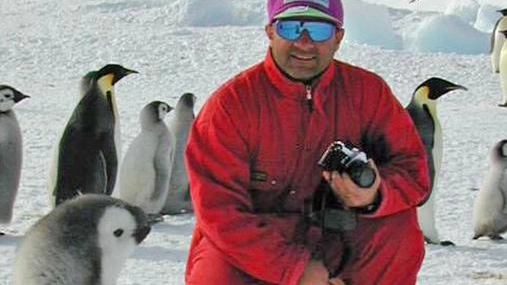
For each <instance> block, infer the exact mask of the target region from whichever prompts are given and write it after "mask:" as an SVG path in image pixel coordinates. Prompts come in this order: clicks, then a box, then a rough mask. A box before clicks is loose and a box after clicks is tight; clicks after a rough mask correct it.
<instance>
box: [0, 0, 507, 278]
mask: <svg viewBox="0 0 507 285" xmlns="http://www.w3.org/2000/svg"><path fill="white" fill-rule="evenodd" d="M365 1H366V0H365ZM504 1H505V0H483V1H480V0H477V1H471V0H470V1H469V0H467V1H459V0H454V1H441V0H416V1H415V2H413V3H409V0H367V1H366V2H361V1H360V0H345V1H344V2H345V7H346V9H347V10H346V12H345V19H346V23H345V28H346V33H347V34H348V35H347V40H346V41H345V42H344V43H343V44H342V47H341V49H340V51H339V52H338V53H337V55H336V57H337V58H340V59H342V60H344V61H346V62H349V63H352V64H355V65H359V66H362V67H364V68H367V69H369V70H372V71H374V72H376V73H378V74H380V75H381V76H382V77H383V78H384V79H385V80H386V81H387V82H388V83H389V85H390V86H391V88H392V90H393V91H394V93H395V94H396V96H397V97H398V98H399V100H400V102H401V103H402V104H403V105H407V104H408V101H409V99H410V96H411V94H412V92H413V89H414V88H415V87H416V86H418V85H419V84H420V83H421V82H422V81H424V80H426V79H427V78H429V77H432V76H438V77H442V78H445V79H447V80H450V81H452V82H455V83H457V84H461V85H464V86H466V87H468V88H469V90H468V91H455V92H452V93H450V94H449V95H447V96H444V97H443V98H441V99H439V101H440V102H439V104H438V109H439V115H440V121H441V124H442V128H443V133H444V139H443V140H444V142H443V143H444V158H443V166H442V171H441V175H440V180H439V183H438V187H437V191H438V192H437V193H436V194H437V196H436V203H437V228H438V230H439V233H440V236H441V238H443V239H448V240H451V241H453V242H455V243H456V247H441V246H434V245H427V246H426V250H427V251H426V258H425V260H424V263H423V266H422V268H421V271H420V273H419V277H418V284H431V285H440V284H441V285H444V284H445V285H448V284H465V285H467V284H470V285H472V284H474V285H475V284H505V283H506V279H507V269H506V268H507V244H506V243H502V242H493V241H490V240H488V239H480V240H472V239H471V237H472V235H473V231H472V205H473V201H474V198H475V197H476V195H477V191H474V190H476V189H478V188H479V187H480V184H481V182H482V179H483V175H484V173H485V171H486V170H487V167H488V163H489V162H488V152H489V150H490V148H491V147H492V146H493V145H494V144H495V143H496V142H497V141H499V140H501V139H505V138H507V128H505V123H504V122H507V110H506V109H503V108H499V107H497V104H498V103H500V100H501V98H502V93H501V87H500V81H499V76H498V74H494V73H492V72H491V67H490V59H489V54H488V53H489V36H490V32H491V30H492V29H493V25H494V23H495V22H496V20H497V17H499V15H500V14H499V13H497V12H495V10H498V9H500V8H503V7H502V5H505V3H504ZM444 3H445V4H444ZM502 3H503V4H502ZM382 5H385V6H382ZM348 11H350V12H348ZM474 13H476V16H475V17H474ZM0 18H1V19H2V20H1V23H2V24H1V25H0V38H1V39H2V40H1V41H0V62H1V66H2V69H1V71H0V75H1V82H0V84H9V85H12V86H13V87H15V88H17V89H19V90H20V91H22V92H24V93H26V94H29V95H31V96H32V97H31V98H30V99H26V100H24V101H22V102H21V103H19V104H18V105H16V106H15V107H14V109H15V112H16V113H17V116H18V120H19V122H20V125H21V128H22V131H23V139H24V164H23V169H22V177H21V185H20V189H19V193H18V196H17V199H16V204H15V208H14V219H13V221H12V222H11V223H10V224H7V225H1V226H0V230H2V231H5V232H7V233H8V235H7V236H3V237H0V255H1V256H2V258H0V284H1V285H4V284H11V281H10V279H11V273H12V262H13V258H14V253H15V248H16V246H17V244H18V242H19V241H20V239H21V238H22V236H23V234H24V233H25V232H26V230H27V229H28V228H29V227H30V226H31V225H32V224H33V223H35V222H36V221H37V220H38V219H39V218H40V217H42V216H43V215H44V214H46V213H47V212H49V211H50V209H51V206H50V203H49V198H48V192H47V190H46V181H47V176H48V172H49V165H50V161H51V156H52V148H53V146H54V145H55V143H56V140H57V137H58V135H59V133H60V132H61V131H62V130H63V128H64V127H65V124H66V122H67V119H68V118H69V116H70V114H71V112H72V110H73V108H74V106H75V105H76V103H77V100H78V89H79V79H80V77H81V76H83V75H84V74H85V73H86V72H87V71H89V70H92V69H98V68H99V67H101V66H103V65H104V64H106V63H109V62H116V63H121V64H122V65H124V66H125V67H127V68H132V69H135V70H138V71H139V72H140V74H139V75H131V76H129V77H127V78H125V79H123V80H122V81H120V82H119V83H118V84H117V88H116V91H117V95H118V105H119V110H120V116H121V117H120V120H121V129H122V145H123V152H125V151H126V149H127V147H128V145H129V144H130V142H131V141H132V140H133V138H134V137H135V136H136V135H137V133H138V132H139V129H140V127H139V123H138V116H139V112H140V111H141V109H142V107H143V106H144V105H145V104H147V103H149V102H151V101H153V100H162V101H166V102H167V103H169V104H171V105H173V106H174V105H175V103H176V100H177V98H178V97H179V96H180V95H181V94H182V93H184V92H193V93H194V94H195V95H196V96H197V98H198V99H197V103H196V112H198V111H199V109H200V108H201V107H202V105H203V104H204V103H205V102H206V99H207V98H208V96H209V95H210V94H211V93H212V92H213V91H214V90H215V89H216V88H217V87H218V86H220V84H222V83H223V82H225V81H226V80H227V79H229V78H230V77H232V76H233V75H235V74H236V73H238V72H239V71H241V70H243V69H245V68H247V67H249V66H251V65H253V64H255V63H257V62H259V61H260V60H262V59H263V57H264V56H265V54H266V47H267V44H268V42H267V40H266V37H265V35H264V24H265V21H266V12H265V1H264V0H249V1H229V0H88V1H80V0H67V1H57V0H38V1H33V0H17V1H14V0H2V1H0ZM443 43H445V44H443ZM194 222H195V219H194V217H193V215H192V214H186V215H180V216H166V217H165V221H164V222H162V223H159V224H157V225H155V226H154V228H153V230H152V232H151V233H150V235H149V236H148V237H147V239H146V240H145V241H144V242H143V243H141V245H140V246H139V247H138V248H137V249H136V252H135V253H134V254H133V255H132V256H131V258H129V260H128V262H127V264H126V265H125V267H124V269H123V271H122V273H121V274H120V275H121V277H120V279H119V281H118V284H122V285H123V284H124V285H132V284H147V285H150V284H157V285H158V284H169V285H172V284H177V285H181V284H183V283H184V282H183V275H184V270H185V262H186V257H187V253H188V247H189V242H190V239H191V235H192V228H193V224H194Z"/></svg>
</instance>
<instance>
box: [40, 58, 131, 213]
mask: <svg viewBox="0 0 507 285" xmlns="http://www.w3.org/2000/svg"><path fill="white" fill-rule="evenodd" d="M132 73H137V71H134V70H130V69H127V68H125V67H123V66H121V65H117V64H108V65H106V66H104V67H103V68H101V69H100V70H98V71H96V72H90V73H88V74H87V75H85V76H84V77H83V79H82V80H81V91H82V92H85V94H84V95H83V96H82V98H81V99H80V101H79V103H78V105H77V106H76V108H75V109H74V112H73V113H72V116H71V118H70V119H69V122H68V123H67V126H66V127H65V130H64V132H63V135H62V137H61V139H60V140H59V144H58V149H57V151H55V158H54V160H53V167H52V170H51V172H50V175H51V177H50V180H49V186H48V188H49V191H50V193H52V196H53V198H54V201H53V202H54V204H55V205H58V204H59V203H61V202H63V201H64V200H66V199H69V198H72V197H74V196H76V195H77V194H78V193H105V194H108V195H111V193H112V192H113V189H114V185H115V183H116V176H117V167H118V159H119V154H118V153H119V123H118V122H119V116H118V108H117V104H116V95H115V92H114V85H115V83H117V82H118V81H119V80H120V79H122V78H123V77H125V76H127V75H129V74H132ZM86 86H88V87H86Z"/></svg>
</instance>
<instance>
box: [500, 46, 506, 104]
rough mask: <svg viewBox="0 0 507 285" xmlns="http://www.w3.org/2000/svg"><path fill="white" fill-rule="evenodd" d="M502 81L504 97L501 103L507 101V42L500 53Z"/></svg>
mask: <svg viewBox="0 0 507 285" xmlns="http://www.w3.org/2000/svg"><path fill="white" fill-rule="evenodd" d="M499 65H500V66H499V70H500V83H501V86H502V94H503V99H502V102H501V104H506V103H507V42H504V44H503V46H502V51H501V53H500V62H499Z"/></svg>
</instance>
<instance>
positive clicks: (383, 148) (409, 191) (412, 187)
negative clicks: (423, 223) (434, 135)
mask: <svg viewBox="0 0 507 285" xmlns="http://www.w3.org/2000/svg"><path fill="white" fill-rule="evenodd" d="M364 86H369V87H366V88H367V89H368V88H369V89H368V90H367V92H365V94H366V95H365V96H368V97H367V98H363V103H365V105H366V106H367V108H366V109H367V110H366V112H364V114H365V116H369V117H368V118H364V120H363V121H364V122H366V123H365V124H363V128H364V129H365V130H364V131H365V132H366V134H367V135H366V136H365V137H368V138H369V139H368V142H367V143H366V145H368V146H367V148H368V149H369V151H368V152H370V153H371V154H372V155H371V156H372V158H373V159H374V160H375V163H376V164H377V166H378V167H379V172H380V175H381V177H382V183H381V186H380V194H381V197H382V200H381V204H380V207H379V208H378V209H377V211H375V213H373V214H372V215H370V216H373V217H381V216H387V215H391V214H394V213H397V212H401V211H404V210H407V209H409V208H414V207H417V206H418V205H419V204H420V203H421V202H422V201H424V200H425V199H426V198H427V197H428V196H429V194H430V182H429V174H428V166H427V164H426V151H425V149H424V146H423V143H422V141H421V139H420V138H419V136H418V134H417V130H416V128H415V126H414V124H413V122H412V119H411V118H410V116H409V115H408V113H407V112H406V111H405V109H404V108H403V107H402V106H401V104H400V103H399V101H398V100H397V99H396V98H395V97H394V95H393V94H392V92H391V90H390V89H389V87H388V86H387V84H386V83H385V82H384V81H383V80H380V87H379V85H378V84H369V85H366V84H365V85H364ZM373 88H375V89H373ZM371 94H378V96H369V95H371ZM366 102H367V103H366Z"/></svg>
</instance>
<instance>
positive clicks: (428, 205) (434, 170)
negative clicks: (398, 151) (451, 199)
mask: <svg viewBox="0 0 507 285" xmlns="http://www.w3.org/2000/svg"><path fill="white" fill-rule="evenodd" d="M454 90H467V88H466V87H464V86H461V85H457V84H455V83H452V82H450V81H447V80H445V79H442V78H439V77H431V78H429V79H427V80H425V81H424V82H423V83H421V84H420V85H419V86H418V87H417V88H416V89H415V91H414V93H413V94H412V98H411V100H410V103H409V104H408V105H407V107H406V108H405V109H406V110H407V111H408V113H409V115H410V117H411V118H412V121H413V122H414V125H415V127H416V129H417V132H418V133H419V136H420V138H421V140H422V142H423V144H424V147H425V150H426V154H427V165H428V170H429V177H430V190H431V192H430V195H429V196H428V197H427V199H426V201H423V202H422V203H421V204H420V205H419V207H418V208H417V216H418V222H419V225H420V227H421V230H422V232H423V234H424V239H425V241H426V242H427V243H428V244H439V245H443V246H449V245H454V243H453V242H451V241H445V240H444V241H442V240H441V239H440V237H439V234H438V231H437V228H436V223H435V206H436V205H435V196H436V195H437V189H438V188H437V187H436V185H437V181H438V177H439V174H440V167H441V165H442V154H443V143H442V138H443V136H442V127H441V125H440V121H439V119H438V112H437V99H438V98H440V97H442V96H443V95H445V94H447V93H448V92H450V91H454Z"/></svg>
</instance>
